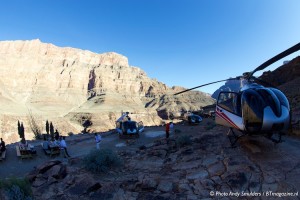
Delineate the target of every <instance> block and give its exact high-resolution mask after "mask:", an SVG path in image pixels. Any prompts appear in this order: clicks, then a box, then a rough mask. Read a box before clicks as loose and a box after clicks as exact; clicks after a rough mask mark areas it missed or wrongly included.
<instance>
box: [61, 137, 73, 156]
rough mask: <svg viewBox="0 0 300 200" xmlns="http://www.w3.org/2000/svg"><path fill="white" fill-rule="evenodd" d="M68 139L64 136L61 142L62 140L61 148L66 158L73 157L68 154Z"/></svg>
mask: <svg viewBox="0 0 300 200" xmlns="http://www.w3.org/2000/svg"><path fill="white" fill-rule="evenodd" d="M65 139H66V137H65V136H63V137H61V140H60V148H61V149H63V150H64V156H65V157H66V156H67V157H71V156H70V155H69V153H68V150H67V143H66V140H65Z"/></svg>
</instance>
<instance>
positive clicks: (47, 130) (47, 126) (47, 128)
mask: <svg viewBox="0 0 300 200" xmlns="http://www.w3.org/2000/svg"><path fill="white" fill-rule="evenodd" d="M46 132H47V137H48V138H49V122H48V120H47V121H46Z"/></svg>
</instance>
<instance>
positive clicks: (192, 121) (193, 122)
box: [183, 112, 202, 125]
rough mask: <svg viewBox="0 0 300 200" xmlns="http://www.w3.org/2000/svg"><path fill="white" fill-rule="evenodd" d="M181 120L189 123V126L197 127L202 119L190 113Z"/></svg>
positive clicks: (185, 114)
mask: <svg viewBox="0 0 300 200" xmlns="http://www.w3.org/2000/svg"><path fill="white" fill-rule="evenodd" d="M183 119H184V120H185V121H187V122H188V123H189V125H197V124H200V122H202V117H200V116H199V115H196V114H194V113H192V112H186V113H184V114H183Z"/></svg>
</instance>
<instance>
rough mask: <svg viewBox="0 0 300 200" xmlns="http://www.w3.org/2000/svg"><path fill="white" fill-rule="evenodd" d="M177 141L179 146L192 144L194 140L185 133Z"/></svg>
mask: <svg viewBox="0 0 300 200" xmlns="http://www.w3.org/2000/svg"><path fill="white" fill-rule="evenodd" d="M176 143H177V145H178V146H179V147H183V146H187V145H191V144H192V140H191V138H190V137H189V136H187V135H183V136H180V137H179V138H178V139H177V140H176Z"/></svg>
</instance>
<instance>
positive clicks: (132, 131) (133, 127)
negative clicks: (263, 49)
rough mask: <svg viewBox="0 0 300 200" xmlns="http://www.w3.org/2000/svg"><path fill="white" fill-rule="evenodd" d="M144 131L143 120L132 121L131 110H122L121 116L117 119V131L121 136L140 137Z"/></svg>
mask: <svg viewBox="0 0 300 200" xmlns="http://www.w3.org/2000/svg"><path fill="white" fill-rule="evenodd" d="M143 131H144V125H143V122H142V121H140V122H139V123H137V122H136V121H132V120H131V118H130V117H129V112H122V115H121V117H120V118H119V119H118V120H117V121H116V132H117V133H118V134H119V138H138V137H139V136H140V135H139V134H140V133H141V132H143Z"/></svg>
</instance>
